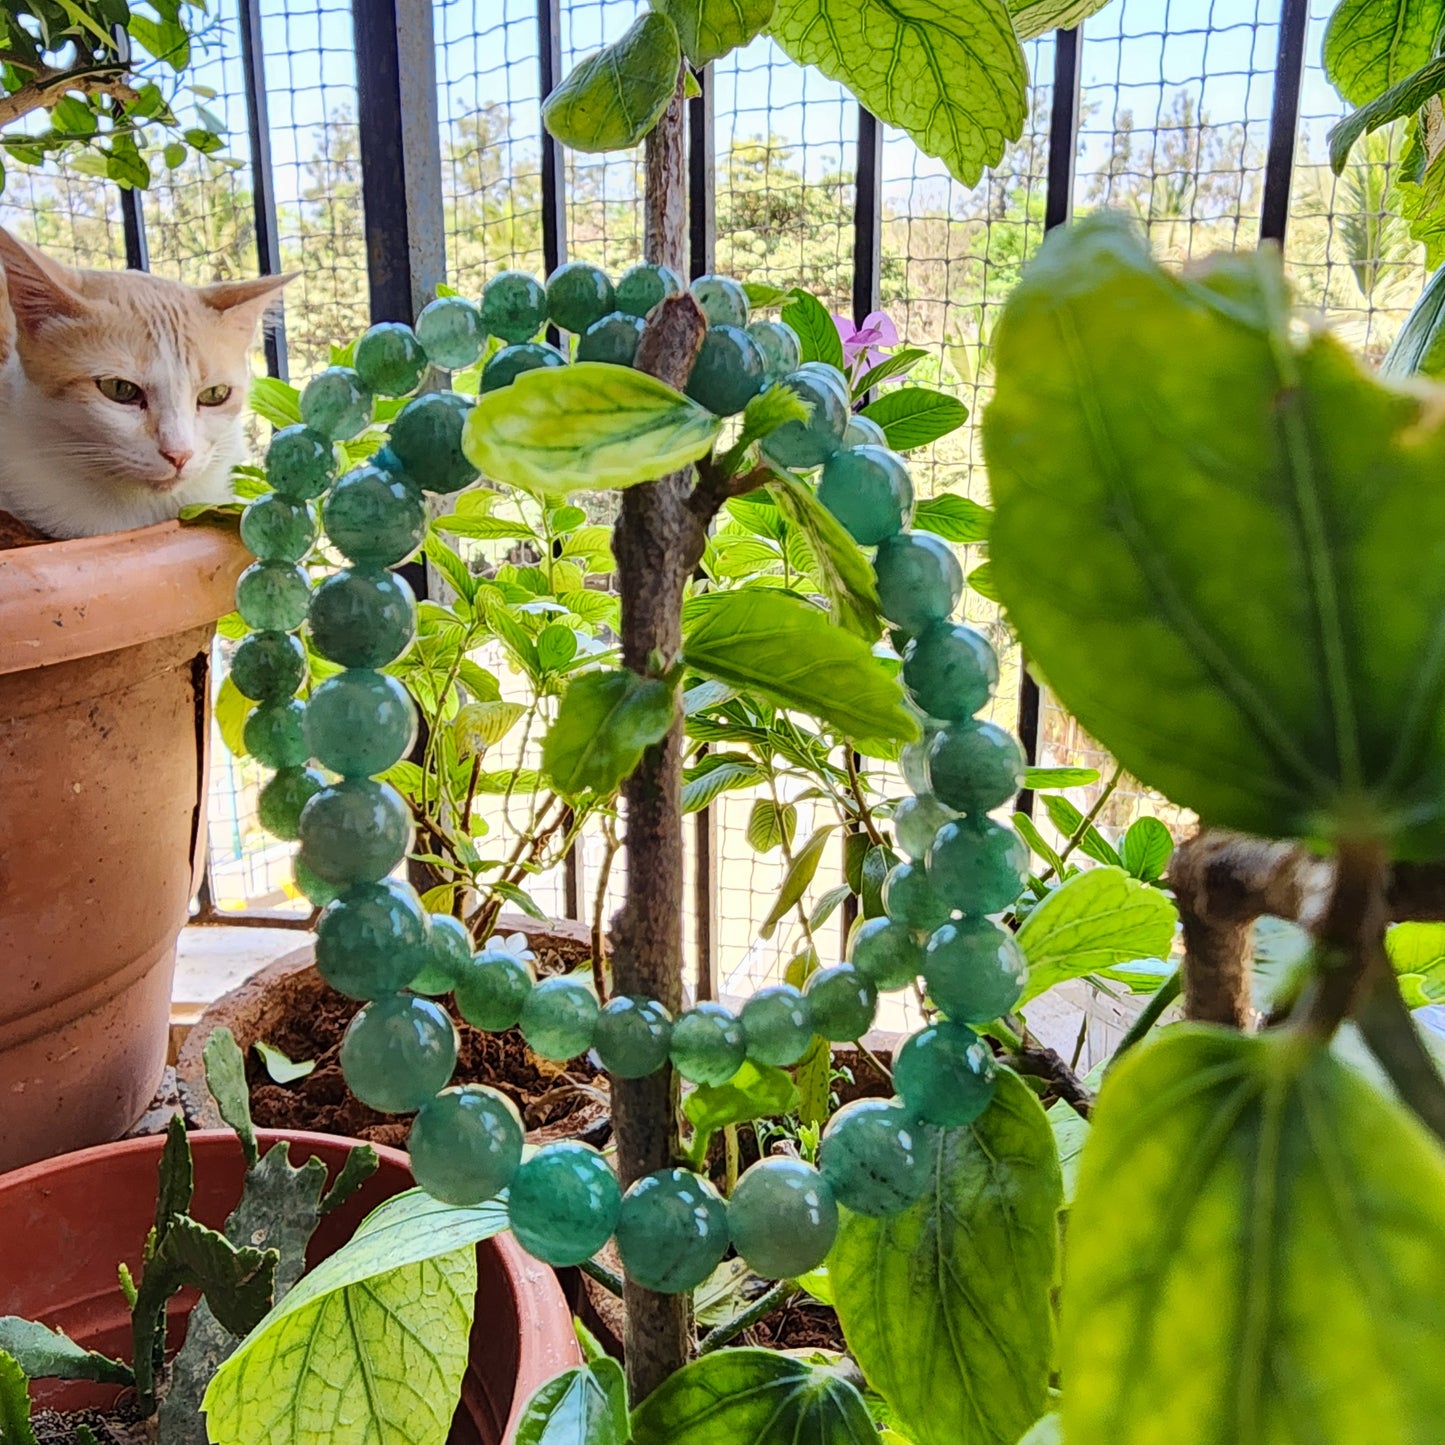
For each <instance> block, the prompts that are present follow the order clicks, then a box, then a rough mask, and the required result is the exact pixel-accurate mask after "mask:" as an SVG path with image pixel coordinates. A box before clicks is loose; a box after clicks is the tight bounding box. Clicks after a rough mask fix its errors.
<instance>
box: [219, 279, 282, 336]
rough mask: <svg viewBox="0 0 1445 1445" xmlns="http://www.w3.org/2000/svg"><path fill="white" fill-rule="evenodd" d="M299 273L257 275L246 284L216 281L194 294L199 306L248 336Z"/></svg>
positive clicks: (243, 282) (245, 282)
mask: <svg viewBox="0 0 1445 1445" xmlns="http://www.w3.org/2000/svg"><path fill="white" fill-rule="evenodd" d="M299 274H300V273H299V272H297V271H291V272H288V273H287V274H286V275H285V276H257V277H255V278H253V279H252V280H249V281H217V282H216V283H215V284H214V285H212V286H200V287H197V288H196V294H197V295H198V296H199V297H200V298H201V302H202V304H203V305H206V306H209V307H210V309H211V310H212V311H214V312H215V313H216V314H217V315H218V316H224V317H225V318H226V319H227V320H228V321H230V322H232V323H234V324H235V325H237V326H240V327H242V328H243V329H244V330H245V331H246V332H247V333H248V334H249V333H250V332H251V331H253V330H254V329H255V327H256V323H257V322H258V321H260V320H261V318H262V317H263V316H264V315H265V314H266V312H267V311H268V310H269V309H270V308H271V307H272V306H274V305H275V304H276V303H277V302H278V301H280V299H281V292H282V290H283V289H284V288H285V287H287V286H289V285H290V284H291V282H292V281H294V280H295V279H296V277H297V276H298V275H299Z"/></svg>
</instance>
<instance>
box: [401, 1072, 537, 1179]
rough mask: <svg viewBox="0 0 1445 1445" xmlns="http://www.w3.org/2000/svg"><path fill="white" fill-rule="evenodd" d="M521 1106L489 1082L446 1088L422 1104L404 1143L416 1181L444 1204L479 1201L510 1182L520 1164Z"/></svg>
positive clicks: (522, 1135)
mask: <svg viewBox="0 0 1445 1445" xmlns="http://www.w3.org/2000/svg"><path fill="white" fill-rule="evenodd" d="M524 1139H525V1135H524V1134H523V1132H522V1120H521V1118H520V1116H519V1115H518V1113H517V1106H516V1105H515V1104H514V1103H512V1101H511V1100H510V1099H509V1098H507V1097H506V1095H505V1094H499V1093H498V1092H497V1091H496V1090H495V1089H489V1088H488V1087H487V1086H486V1085H485V1084H463V1085H461V1086H460V1087H457V1088H451V1089H444V1090H443V1091H442V1092H441V1093H440V1094H438V1095H437V1096H436V1098H434V1099H430V1100H428V1101H427V1103H426V1104H425V1105H423V1107H422V1110H421V1112H420V1113H419V1114H418V1115H417V1116H416V1120H415V1122H414V1123H413V1124H412V1126H411V1133H410V1134H409V1135H408V1136H407V1141H406V1147H407V1151H408V1152H409V1153H410V1155H411V1172H412V1175H413V1176H414V1177H415V1179H416V1182H417V1183H418V1184H420V1185H421V1187H422V1188H423V1189H425V1190H426V1192H427V1193H428V1194H430V1195H431V1196H432V1198H433V1199H440V1200H441V1201H442V1203H443V1204H455V1205H470V1204H481V1203H483V1202H484V1201H486V1200H488V1199H493V1198H495V1197H496V1196H497V1195H498V1194H500V1193H501V1191H502V1190H503V1189H505V1188H506V1187H507V1185H508V1184H510V1183H511V1182H512V1179H513V1177H514V1176H515V1174H516V1172H517V1166H518V1165H519V1164H520V1163H521V1162H522V1144H523V1141H524Z"/></svg>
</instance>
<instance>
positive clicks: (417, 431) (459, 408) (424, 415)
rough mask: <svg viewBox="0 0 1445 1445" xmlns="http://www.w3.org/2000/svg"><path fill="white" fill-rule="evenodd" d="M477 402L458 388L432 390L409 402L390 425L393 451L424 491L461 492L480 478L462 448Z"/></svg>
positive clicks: (408, 473)
mask: <svg viewBox="0 0 1445 1445" xmlns="http://www.w3.org/2000/svg"><path fill="white" fill-rule="evenodd" d="M475 405H476V403H475V402H474V401H473V400H472V399H471V397H469V396H462V395H460V394H459V393H457V392H455V391H433V392H429V393H428V394H427V395H426V396H419V397H416V398H415V399H414V400H412V401H409V402H407V404H406V405H405V406H404V407H402V409H401V410H400V411H399V412H398V413H397V416H396V420H395V421H394V422H392V424H391V441H390V443H389V445H390V448H391V451H392V453H393V455H394V456H395V457H396V459H397V460H398V461H399V462H400V463H401V465H402V466H403V467H404V468H405V469H406V473H407V476H408V477H409V478H411V479H412V481H414V482H415V484H416V485H417V486H418V487H420V488H421V489H422V490H424V491H428V492H442V493H449V492H459V491H461V489H462V488H463V487H469V486H471V484H472V483H473V482H474V481H476V479H477V469H476V468H475V467H474V466H473V465H472V464H471V462H469V461H468V460H467V458H466V454H465V453H464V452H463V451H462V434H463V432H464V431H465V429H466V423H467V417H468V416H470V415H471V412H472V408H473V407H474V406H475Z"/></svg>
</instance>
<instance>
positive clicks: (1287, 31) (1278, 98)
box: [1259, 0, 1310, 247]
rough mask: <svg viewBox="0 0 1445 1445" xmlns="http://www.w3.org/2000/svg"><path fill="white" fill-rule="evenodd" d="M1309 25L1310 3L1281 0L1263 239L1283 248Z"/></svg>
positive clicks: (1262, 215) (1261, 229) (1261, 224)
mask: <svg viewBox="0 0 1445 1445" xmlns="http://www.w3.org/2000/svg"><path fill="white" fill-rule="evenodd" d="M1309 24H1310V6H1309V0H1280V7H1279V49H1278V51H1277V52H1276V55H1275V62H1274V104H1273V106H1272V108H1271V110H1270V116H1269V149H1268V151H1267V152H1266V153H1265V163H1264V201H1263V203H1262V204H1261V206H1260V212H1259V239H1260V240H1261V241H1262V242H1263V241H1274V242H1277V243H1278V244H1279V245H1280V246H1281V247H1283V245H1284V233H1285V227H1286V225H1287V224H1288V222H1289V193H1290V187H1291V184H1292V182H1293V180H1294V153H1295V139H1296V136H1297V135H1298V132H1299V110H1300V86H1301V84H1302V83H1303V80H1304V68H1305V38H1306V35H1307V33H1308V31H1309Z"/></svg>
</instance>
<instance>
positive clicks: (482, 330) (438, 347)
mask: <svg viewBox="0 0 1445 1445" xmlns="http://www.w3.org/2000/svg"><path fill="white" fill-rule="evenodd" d="M416 339H417V340H418V341H420V342H421V344H422V347H423V348H424V349H425V351H426V354H427V358H428V359H429V360H430V361H433V362H435V363H436V365H438V366H440V367H442V368H444V369H445V370H447V371H459V370H460V369H461V368H463V367H466V366H471V365H473V363H475V361H476V359H477V358H478V357H479V356H480V355H481V354H482V346H483V344H484V343H485V342H486V339H487V329H486V327H485V326H483V325H482V313H481V312H480V311H478V310H477V308H476V307H475V306H473V305H472V303H471V302H470V301H468V300H467V299H466V298H465V297H463V296H438V297H437V299H436V300H435V301H432V302H429V303H428V304H427V306H426V308H425V309H424V310H423V311H422V313H421V315H420V316H418V317H417V319H416Z"/></svg>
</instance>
